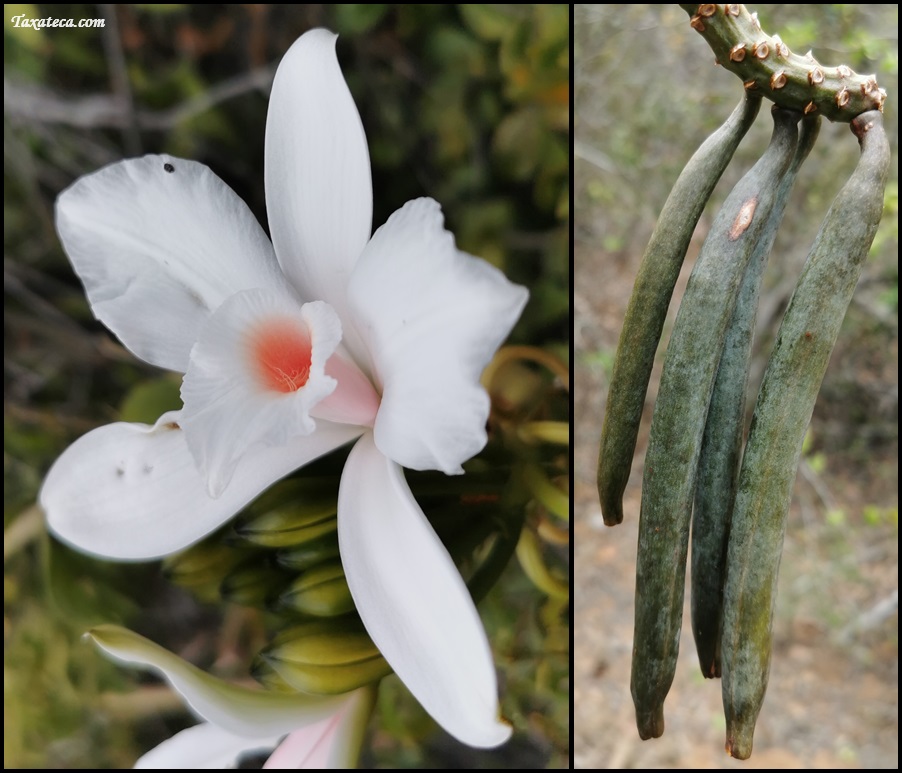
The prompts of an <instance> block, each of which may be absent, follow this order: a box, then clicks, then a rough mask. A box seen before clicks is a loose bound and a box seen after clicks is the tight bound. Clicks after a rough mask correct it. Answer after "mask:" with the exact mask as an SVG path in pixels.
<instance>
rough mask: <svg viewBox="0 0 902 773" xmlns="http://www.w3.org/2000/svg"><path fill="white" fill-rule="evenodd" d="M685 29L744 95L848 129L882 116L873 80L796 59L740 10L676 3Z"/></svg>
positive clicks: (880, 93)
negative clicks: (859, 119)
mask: <svg viewBox="0 0 902 773" xmlns="http://www.w3.org/2000/svg"><path fill="white" fill-rule="evenodd" d="M680 8H682V9H683V10H684V11H686V13H688V14H689V16H690V21H689V23H690V25H691V26H692V28H693V29H694V30H696V31H697V32H699V33H700V34H701V36H702V37H703V38H704V39H705V42H707V44H708V45H709V46H711V50H712V51H714V55H715V56H716V57H717V63H718V64H720V65H722V66H723V67H724V68H726V69H727V70H729V71H730V72H732V73H735V74H736V75H738V76H739V77H740V78H742V82H743V84H744V85H745V88H746V90H747V91H754V92H756V93H758V94H761V95H762V96H764V97H767V98H768V99H770V100H771V101H773V102H775V103H776V104H778V105H779V106H780V107H785V108H787V109H789V110H797V111H798V112H800V113H804V114H805V115H812V114H814V113H819V114H820V115H824V116H826V117H827V118H829V119H830V120H831V121H842V122H844V123H849V122H850V121H851V120H852V119H853V118H855V117H856V116H858V115H861V114H862V113H864V112H866V111H868V110H879V111H880V112H883V103H884V102H885V101H886V91H884V90H883V89H881V88H880V87H878V86H877V79H876V77H875V76H874V75H858V74H857V73H855V72H853V71H852V70H851V69H850V68H848V67H846V66H845V65H843V64H841V65H839V67H825V66H823V65H821V64H819V63H818V62H817V61H816V60H815V58H814V57H813V56H812V54H811V52H810V51H809V52H808V53H807V54H806V55H805V56H799V55H798V54H794V53H792V52H791V51H790V50H789V47H788V46H787V45H786V44H785V43H784V42H783V41H782V40H780V37H779V35H774V36H773V37H771V36H770V35H767V34H765V33H764V32H763V31H762V29H761V24H760V23H759V22H758V15H757V14H750V13H749V12H748V10H747V9H746V7H745V6H744V5H739V4H726V5H719V4H716V3H702V4H697V3H680Z"/></svg>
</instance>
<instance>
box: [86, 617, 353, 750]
mask: <svg viewBox="0 0 902 773" xmlns="http://www.w3.org/2000/svg"><path fill="white" fill-rule="evenodd" d="M86 636H89V637H90V638H92V639H93V640H94V641H95V643H96V644H97V645H98V646H99V647H100V648H101V649H103V651H104V652H106V653H107V654H109V655H111V656H112V657H113V658H115V659H116V660H120V661H122V662H124V663H128V664H132V665H139V666H147V667H150V668H153V669H155V670H157V671H159V672H160V673H162V675H163V677H164V678H165V679H166V681H167V682H169V684H171V685H172V687H173V688H174V689H175V690H176V691H177V692H178V693H179V694H180V695H181V696H182V698H183V699H184V700H185V703H187V704H188V706H189V707H190V708H191V710H192V711H193V712H194V713H195V714H196V715H197V716H199V717H200V718H201V719H204V720H206V721H207V722H210V723H212V724H214V725H216V726H217V727H219V728H221V729H222V730H225V731H227V732H229V733H233V734H234V735H239V736H243V737H244V738H245V739H248V738H250V739H253V741H254V742H255V743H260V739H270V738H279V737H280V736H282V735H285V734H286V733H290V732H291V731H293V730H296V729H297V728H299V727H304V726H307V725H311V724H313V723H315V722H320V721H322V720H324V719H326V718H328V717H330V716H333V715H334V714H335V712H336V711H338V710H339V709H340V708H341V707H342V705H343V702H344V700H345V698H344V696H341V695H338V696H328V697H325V696H319V695H301V694H299V693H281V692H267V691H265V690H255V689H251V688H249V687H239V686H237V685H233V684H229V683H228V682H224V681H223V680H222V679H217V678H216V677H215V676H211V675H210V674H207V673H205V672H203V671H201V670H200V669H199V668H197V667H196V666H193V665H191V664H190V663H188V662H187V661H184V660H182V659H181V658H180V657H178V656H177V655H174V654H173V653H171V652H169V650H166V649H163V648H162V647H160V646H159V645H157V644H154V643H153V642H152V641H150V640H149V639H145V638H144V637H143V636H139V635H138V634H136V633H133V632H132V631H129V630H128V629H126V628H120V627H119V626H117V625H99V626H97V627H96V628H93V629H91V630H90V631H88V633H87V634H86ZM261 745H264V746H265V745H268V744H266V743H263V744H261ZM247 748H258V747H255V746H248V747H247Z"/></svg>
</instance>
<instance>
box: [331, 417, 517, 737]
mask: <svg viewBox="0 0 902 773" xmlns="http://www.w3.org/2000/svg"><path fill="white" fill-rule="evenodd" d="M338 539H339V545H340V548H341V560H342V564H343V565H344V568H345V575H346V577H347V580H348V585H349V586H350V588H351V594H352V595H353V597H354V603H355V604H356V605H357V611H358V613H359V614H360V617H361V619H362V620H363V623H364V625H365V626H366V629H367V632H368V633H369V635H370V637H371V638H372V639H373V641H374V642H375V644H376V646H377V647H379V649H380V651H381V652H382V654H383V656H384V657H385V659H386V660H387V661H388V662H389V664H390V665H391V667H392V668H393V669H394V670H395V673H397V674H398V676H399V677H400V678H401V680H402V681H403V682H404V684H405V685H406V686H407V688H408V689H409V690H410V691H411V692H412V693H413V695H414V697H416V699H417V700H418V701H419V702H420V703H421V704H422V706H423V708H424V709H426V711H427V712H429V714H430V715H432V717H433V719H435V720H436V722H438V723H439V724H440V725H441V726H442V727H443V728H444V729H445V730H447V731H448V732H449V733H450V734H451V735H453V736H454V737H455V738H457V739H458V740H460V741H462V742H463V743H466V744H469V745H470V746H476V747H480V748H484V747H491V746H497V745H499V744H501V743H504V741H506V740H507V739H508V737H509V736H510V732H511V731H510V728H509V727H508V726H507V725H506V724H505V723H504V722H502V721H501V720H500V719H499V716H498V713H499V708H498V694H497V685H496V679H495V669H494V667H493V664H492V652H491V649H490V648H489V643H488V640H487V639H486V635H485V631H484V630H483V627H482V623H481V621H480V619H479V614H478V613H477V611H476V607H475V606H474V604H473V600H472V599H471V597H470V594H469V592H468V591H467V586H466V585H465V584H464V581H463V579H462V578H461V576H460V574H459V573H458V571H457V568H456V567H455V566H454V562H453V561H452V560H451V557H450V556H449V555H448V553H447V551H446V550H445V548H444V546H443V545H442V543H441V542H440V540H439V539H438V537H437V536H436V535H435V532H434V531H433V530H432V527H431V526H430V525H429V522H428V521H427V520H426V517H425V516H424V515H423V512H422V510H420V508H419V506H418V505H417V503H416V501H415V500H414V498H413V495H412V494H411V493H410V489H409V488H408V486H407V482H406V481H405V480H404V476H403V474H402V472H401V468H400V467H399V466H398V465H397V464H395V463H394V462H392V461H391V460H389V459H387V458H385V457H384V456H383V455H382V454H381V453H380V452H379V450H378V449H377V448H376V446H375V444H374V442H373V437H372V434H371V433H366V434H365V435H364V436H363V437H361V438H360V440H359V441H358V442H357V444H356V445H355V446H354V448H353V449H352V450H351V454H350V456H349V457H348V461H347V463H346V465H345V469H344V472H343V473H342V476H341V486H340V488H339V494H338Z"/></svg>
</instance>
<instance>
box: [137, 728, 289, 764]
mask: <svg viewBox="0 0 902 773" xmlns="http://www.w3.org/2000/svg"><path fill="white" fill-rule="evenodd" d="M278 742H279V736H278V735H276V736H274V737H271V738H261V739H248V738H244V737H243V736H240V735H235V734H234V733H230V732H228V731H227V730H223V729H222V728H220V727H217V726H216V725H210V724H206V723H205V724H202V725H195V726H194V727H189V728H188V729H187V730H182V732H180V733H176V734H175V735H174V736H172V738H169V739H168V740H166V741H163V743H161V744H160V745H159V746H157V747H156V748H154V749H151V750H150V751H149V752H147V754H145V755H143V756H142V757H141V758H139V759H138V761H137V762H136V763H135V770H226V769H229V768H234V767H236V766H237V763H238V761H239V759H240V757H241V756H242V755H243V754H246V753H248V752H253V751H266V750H268V749H272V748H273V747H274V746H275V745H276V744H277V743H278Z"/></svg>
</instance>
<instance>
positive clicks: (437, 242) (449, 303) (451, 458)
mask: <svg viewBox="0 0 902 773" xmlns="http://www.w3.org/2000/svg"><path fill="white" fill-rule="evenodd" d="M442 223H443V217H442V213H441V209H440V207H439V205H438V204H437V203H436V202H435V201H433V200H432V199H417V200H416V201H410V202H408V203H407V204H405V205H404V207H402V208H401V209H400V210H398V211H397V212H395V214H393V215H392V216H391V217H390V218H389V220H388V222H387V223H386V224H385V225H384V226H382V228H380V229H379V230H378V231H376V233H375V234H374V236H373V238H372V240H371V241H370V243H369V244H368V245H367V248H366V250H364V253H363V255H362V256H361V258H360V261H359V262H358V264H357V267H356V268H355V270H354V274H353V275H352V277H351V284H350V287H349V288H348V295H349V298H350V300H351V304H352V308H353V313H354V314H355V316H356V319H357V322H358V329H359V330H360V332H361V334H362V335H363V337H364V340H365V342H366V344H367V347H368V349H369V352H370V355H371V357H372V359H373V363H374V366H375V370H376V376H377V380H379V381H380V382H381V385H382V388H383V391H382V406H381V407H380V409H379V415H378V417H377V418H376V424H375V432H376V444H377V445H378V446H379V448H380V450H381V451H382V452H383V453H385V454H386V455H387V456H388V457H389V458H391V459H393V460H394V461H396V462H398V463H399V464H401V465H403V466H404V467H410V468H412V469H416V470H425V469H429V470H442V471H443V472H446V473H449V474H452V473H458V472H461V471H462V470H461V464H463V462H465V461H466V460H467V459H469V458H470V457H471V456H473V455H474V454H476V453H478V452H479V451H480V450H481V449H482V447H483V446H484V445H485V442H486V434H485V422H486V419H487V418H488V413H489V398H488V395H487V394H486V392H485V390H484V389H483V388H482V387H481V386H480V385H479V377H480V375H481V373H482V371H483V369H484V368H485V366H486V365H487V364H488V362H489V360H490V359H491V358H492V356H493V355H494V353H495V351H496V349H497V348H498V347H499V346H500V345H501V343H502V342H503V341H504V339H505V338H506V337H507V335H508V333H509V332H510V330H511V328H512V327H513V326H514V323H515V322H516V321H517V319H518V318H519V316H520V312H521V311H522V310H523V307H524V305H525V304H526V300H527V297H528V293H527V292H526V290H525V289H524V288H523V287H519V286H518V285H514V284H511V283H510V282H509V281H508V280H507V279H506V278H505V277H504V275H503V274H502V273H501V272H500V271H498V269H496V268H494V267H493V266H491V265H489V264H488V263H486V262H485V261H483V260H480V259H478V258H474V257H472V256H470V255H467V254H465V253H463V252H460V251H458V250H457V248H456V247H455V245H454V237H453V236H452V235H451V234H450V233H448V232H447V231H445V230H444V228H443V227H442Z"/></svg>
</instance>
